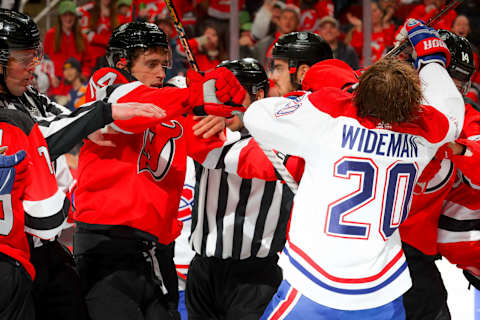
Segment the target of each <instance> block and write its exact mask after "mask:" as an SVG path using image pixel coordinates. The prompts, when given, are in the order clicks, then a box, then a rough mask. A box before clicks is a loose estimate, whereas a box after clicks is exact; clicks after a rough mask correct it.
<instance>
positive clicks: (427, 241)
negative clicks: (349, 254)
mask: <svg viewBox="0 0 480 320" xmlns="http://www.w3.org/2000/svg"><path fill="white" fill-rule="evenodd" d="M479 115H480V113H479V112H478V111H477V110H475V109H474V108H473V107H472V105H470V104H465V120H464V123H463V129H462V133H461V135H460V138H468V137H472V136H475V135H478V134H480V117H479ZM435 161H437V160H433V162H432V163H430V164H429V165H428V167H427V168H426V169H425V171H428V170H429V167H431V166H434V165H437V164H436V163H435ZM455 172H456V169H455V166H454V164H453V163H452V161H450V160H448V159H444V160H442V161H441V164H440V168H439V170H438V172H437V173H436V174H435V176H434V177H433V178H432V179H431V180H430V181H428V182H427V183H426V184H423V185H422V184H417V185H416V187H415V191H414V197H413V200H412V206H411V208H410V211H409V214H408V218H407V219H406V220H405V221H404V222H403V223H402V225H401V226H400V235H401V237H402V241H404V242H406V243H408V244H409V245H411V246H413V247H415V248H417V249H418V250H420V251H422V252H423V253H425V254H428V255H435V254H437V253H438V248H437V229H438V221H439V218H440V215H441V213H442V206H443V201H444V200H445V199H446V198H447V196H449V193H450V192H451V190H452V187H453V183H454V180H455Z"/></svg>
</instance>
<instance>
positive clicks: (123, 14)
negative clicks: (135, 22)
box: [117, 0, 132, 24]
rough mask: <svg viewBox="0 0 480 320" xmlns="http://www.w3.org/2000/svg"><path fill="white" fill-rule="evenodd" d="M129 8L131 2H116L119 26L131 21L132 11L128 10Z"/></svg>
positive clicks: (122, 0) (119, 0)
mask: <svg viewBox="0 0 480 320" xmlns="http://www.w3.org/2000/svg"><path fill="white" fill-rule="evenodd" d="M131 6H132V0H118V1H117V12H118V22H119V23H120V24H124V23H127V22H130V21H131V20H132V11H131V10H130V7H131Z"/></svg>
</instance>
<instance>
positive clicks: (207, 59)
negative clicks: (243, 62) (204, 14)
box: [177, 21, 227, 71]
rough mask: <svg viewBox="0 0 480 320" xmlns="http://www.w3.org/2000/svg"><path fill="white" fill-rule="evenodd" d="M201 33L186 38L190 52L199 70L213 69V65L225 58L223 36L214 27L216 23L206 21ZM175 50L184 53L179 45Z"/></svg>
mask: <svg viewBox="0 0 480 320" xmlns="http://www.w3.org/2000/svg"><path fill="white" fill-rule="evenodd" d="M203 25H204V30H203V32H202V35H201V36H199V37H196V38H194V39H190V40H188V43H189V44H190V47H191V48H192V53H193V55H194V56H195V59H196V60H197V64H198V68H199V69H200V70H201V71H208V70H212V69H215V67H216V66H217V65H218V64H219V63H220V62H222V61H223V60H225V59H226V58H227V53H226V50H225V40H224V39H225V37H224V33H223V32H222V30H218V31H217V29H216V28H215V26H216V24H215V23H214V22H212V21H206V22H205V23H204V24H203ZM177 52H178V53H180V54H182V55H185V51H184V49H183V47H182V46H181V45H177Z"/></svg>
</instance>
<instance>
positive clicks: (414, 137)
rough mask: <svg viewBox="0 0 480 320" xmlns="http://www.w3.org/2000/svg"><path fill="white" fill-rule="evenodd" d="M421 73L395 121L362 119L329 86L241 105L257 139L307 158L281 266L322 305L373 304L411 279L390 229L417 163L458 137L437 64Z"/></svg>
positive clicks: (449, 92)
mask: <svg viewBox="0 0 480 320" xmlns="http://www.w3.org/2000/svg"><path fill="white" fill-rule="evenodd" d="M420 78H421V81H422V89H423V93H424V99H425V101H424V106H423V107H422V109H421V112H419V113H418V116H417V117H416V118H415V120H414V121H412V122H409V123H404V124H402V125H401V126H400V125H386V124H383V123H381V122H380V121H378V119H373V118H361V117H359V116H358V115H357V109H356V107H355V106H354V105H353V103H352V95H351V94H349V93H345V92H342V91H341V90H337V89H335V88H324V89H320V90H318V91H316V92H314V93H312V94H307V95H304V96H302V97H299V98H296V99H293V100H292V99H287V98H268V99H263V100H260V101H258V102H255V103H254V104H253V105H251V106H250V107H249V108H248V110H247V112H246V113H245V117H244V122H245V126H246V127H247V129H248V130H249V132H250V133H251V134H252V136H253V137H254V138H255V139H257V140H258V141H259V143H262V144H264V145H265V146H266V147H270V148H274V149H276V150H279V151H281V152H283V153H286V154H291V155H296V156H300V157H302V158H304V159H305V171H304V174H303V177H302V180H301V182H300V185H299V189H298V193H297V194H296V196H295V205H294V208H293V212H292V217H291V221H290V228H289V234H288V238H287V244H286V247H285V249H284V250H283V252H282V255H281V258H280V266H281V267H282V268H283V271H284V278H285V279H286V280H287V281H289V282H290V284H291V285H292V286H293V287H295V288H296V289H297V290H298V291H299V292H300V293H302V294H303V295H305V296H306V297H308V298H310V299H311V300H313V301H315V302H317V303H319V304H322V305H325V306H328V307H331V308H335V309H341V310H360V309H368V308H375V307H378V306H381V305H384V304H387V303H389V302H391V301H393V300H394V299H396V298H398V297H399V296H401V295H402V294H403V293H404V292H405V291H407V290H408V288H409V287H410V286H411V280H410V275H409V272H408V270H407V263H406V260H405V257H404V254H403V251H402V249H401V242H400V236H399V233H398V231H397V228H398V226H399V225H400V223H401V222H402V221H403V220H405V218H406V216H407V213H408V210H409V207H410V202H411V197H412V190H413V187H414V185H415V184H416V182H417V179H418V177H419V176H420V173H421V171H422V170H423V169H424V168H425V166H426V165H427V163H428V162H429V161H430V159H431V158H432V157H433V156H434V154H435V152H436V150H437V149H438V148H439V147H440V146H441V145H442V144H444V143H445V142H447V141H452V140H454V139H455V138H456V137H457V136H458V135H459V133H460V131H461V128H462V124H463V114H464V110H465V109H464V103H463V100H462V97H461V96H460V94H459V93H458V90H457V89H456V87H455V85H454V84H453V82H452V80H451V79H450V77H449V76H448V74H447V72H446V70H445V69H444V68H442V67H441V66H440V65H437V64H429V65H427V66H425V67H424V68H423V69H422V70H421V71H420Z"/></svg>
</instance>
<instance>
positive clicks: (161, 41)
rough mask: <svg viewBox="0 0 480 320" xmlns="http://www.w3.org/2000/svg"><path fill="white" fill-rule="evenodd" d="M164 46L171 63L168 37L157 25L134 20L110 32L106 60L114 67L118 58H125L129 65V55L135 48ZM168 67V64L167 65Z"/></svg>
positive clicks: (130, 55)
mask: <svg viewBox="0 0 480 320" xmlns="http://www.w3.org/2000/svg"><path fill="white" fill-rule="evenodd" d="M156 47H160V48H164V49H165V50H166V51H168V54H169V60H168V61H169V64H171V62H172V59H171V52H170V48H169V46H168V37H167V35H166V34H165V32H163V31H162V29H160V28H159V27H158V26H157V25H155V24H153V23H148V22H142V21H134V22H130V23H126V24H123V25H121V26H119V27H117V28H115V30H113V32H112V36H111V37H110V41H109V43H108V47H107V55H106V58H107V61H108V64H109V65H110V66H111V67H115V66H116V64H117V62H118V61H119V60H120V59H122V58H123V59H126V61H127V63H128V66H129V67H131V63H132V62H133V61H131V57H132V54H133V52H134V51H135V50H136V49H149V48H156ZM167 67H169V66H167Z"/></svg>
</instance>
